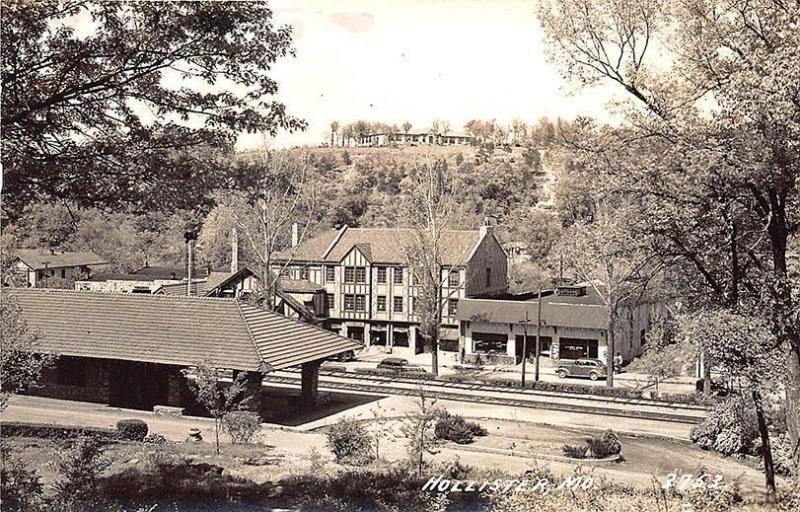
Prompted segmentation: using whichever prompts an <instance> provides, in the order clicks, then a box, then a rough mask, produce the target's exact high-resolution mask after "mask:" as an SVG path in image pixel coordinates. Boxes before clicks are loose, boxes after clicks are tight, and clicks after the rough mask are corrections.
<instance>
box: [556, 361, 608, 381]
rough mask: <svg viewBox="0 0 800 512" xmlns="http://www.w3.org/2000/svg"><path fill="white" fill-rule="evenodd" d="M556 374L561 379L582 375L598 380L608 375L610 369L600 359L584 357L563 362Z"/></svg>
mask: <svg viewBox="0 0 800 512" xmlns="http://www.w3.org/2000/svg"><path fill="white" fill-rule="evenodd" d="M556 375H558V377H559V378H561V379H565V378H567V377H582V378H589V379H591V380H598V379H605V378H606V377H608V369H607V368H606V365H605V364H604V363H603V361H601V360H600V359H588V358H583V359H575V360H574V361H564V362H562V363H561V364H559V365H558V369H557V370H556Z"/></svg>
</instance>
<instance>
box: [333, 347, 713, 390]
mask: <svg viewBox="0 0 800 512" xmlns="http://www.w3.org/2000/svg"><path fill="white" fill-rule="evenodd" d="M387 357H403V358H404V359H407V360H408V361H409V363H411V364H414V365H417V366H420V367H422V368H424V369H426V370H428V371H430V368H431V355H430V354H429V353H423V354H416V355H412V356H393V355H392V354H387V353H384V352H379V351H374V352H373V351H367V350H365V351H362V352H361V353H360V354H359V355H358V361H353V362H349V363H337V364H340V365H342V366H344V367H345V368H347V370H348V371H353V370H354V369H356V368H374V367H375V365H376V364H377V363H379V362H380V361H382V360H383V359H385V358H387ZM458 365H459V363H458V356H457V354H455V353H452V352H440V353H439V374H440V375H448V374H455V373H459V372H460V370H459V369H458V368H457V366H458ZM557 368H558V364H557V362H556V361H554V360H552V359H548V358H543V359H541V361H540V366H539V376H540V378H541V380H543V381H545V382H570V383H580V384H586V385H590V386H605V381H591V380H589V379H566V380H564V379H560V378H558V376H557V375H556V369H557ZM475 371H476V373H477V375H481V376H484V377H486V376H493V377H497V378H504V379H520V378H521V375H522V364H521V363H520V364H518V365H515V366H508V365H484V366H481V367H480V368H476V369H475ZM533 372H534V365H533V363H531V362H528V363H527V364H526V367H525V373H526V375H527V377H528V380H533ZM614 380H615V382H618V383H619V384H620V386H619V387H627V388H635V387H646V386H647V385H648V384H649V382H650V378H649V376H648V375H646V374H643V373H629V372H626V371H623V372H622V373H617V374H614ZM696 381H697V378H696V377H692V376H688V375H681V376H678V377H675V378H671V379H666V380H665V381H663V382H661V384H660V386H659V391H661V392H665V393H693V392H694V390H695V382H696Z"/></svg>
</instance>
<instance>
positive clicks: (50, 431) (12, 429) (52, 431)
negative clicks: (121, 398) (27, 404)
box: [0, 421, 119, 441]
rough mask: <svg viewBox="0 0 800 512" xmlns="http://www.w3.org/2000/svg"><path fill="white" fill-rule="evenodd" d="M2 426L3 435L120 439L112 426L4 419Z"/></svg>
mask: <svg viewBox="0 0 800 512" xmlns="http://www.w3.org/2000/svg"><path fill="white" fill-rule="evenodd" d="M0 428H2V430H3V437H38V438H47V439H57V440H67V439H76V438H78V437H92V438H94V439H96V440H98V441H116V440H118V439H119V432H118V431H116V430H114V429H110V428H98V427H77V426H70V425H47V424H44V423H20V422H16V421H4V422H3V423H2V426H1V427H0Z"/></svg>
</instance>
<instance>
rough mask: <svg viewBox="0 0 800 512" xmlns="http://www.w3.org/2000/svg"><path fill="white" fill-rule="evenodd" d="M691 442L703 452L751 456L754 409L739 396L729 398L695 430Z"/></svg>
mask: <svg viewBox="0 0 800 512" xmlns="http://www.w3.org/2000/svg"><path fill="white" fill-rule="evenodd" d="M690 438H691V440H692V441H694V442H695V443H697V444H698V446H700V448H703V449H705V450H714V451H717V452H719V453H721V454H723V455H732V454H734V453H751V452H752V451H753V444H754V442H755V441H756V439H758V426H757V423H756V418H755V413H754V412H753V408H752V407H750V405H749V404H748V403H747V401H746V400H745V399H743V398H742V397H740V396H730V397H728V398H726V399H725V400H724V401H722V402H720V403H719V404H717V406H716V407H714V409H713V410H712V411H711V412H710V413H709V415H708V417H707V418H706V419H705V420H703V422H702V423H700V424H699V425H697V426H696V427H694V428H693V429H692V431H691V434H690Z"/></svg>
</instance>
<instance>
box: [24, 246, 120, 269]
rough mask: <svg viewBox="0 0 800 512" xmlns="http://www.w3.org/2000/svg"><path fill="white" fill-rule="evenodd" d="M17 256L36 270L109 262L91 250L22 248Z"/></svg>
mask: <svg viewBox="0 0 800 512" xmlns="http://www.w3.org/2000/svg"><path fill="white" fill-rule="evenodd" d="M17 258H19V259H20V260H21V261H22V262H23V263H25V264H26V265H28V266H29V267H31V268H32V269H34V270H44V269H45V268H48V269H50V268H66V267H82V266H91V265H105V264H107V263H108V262H107V261H105V260H104V259H103V258H101V257H100V256H98V255H97V254H95V253H93V252H91V251H82V252H56V253H51V252H50V251H46V250H40V249H20V250H19V251H17Z"/></svg>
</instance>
